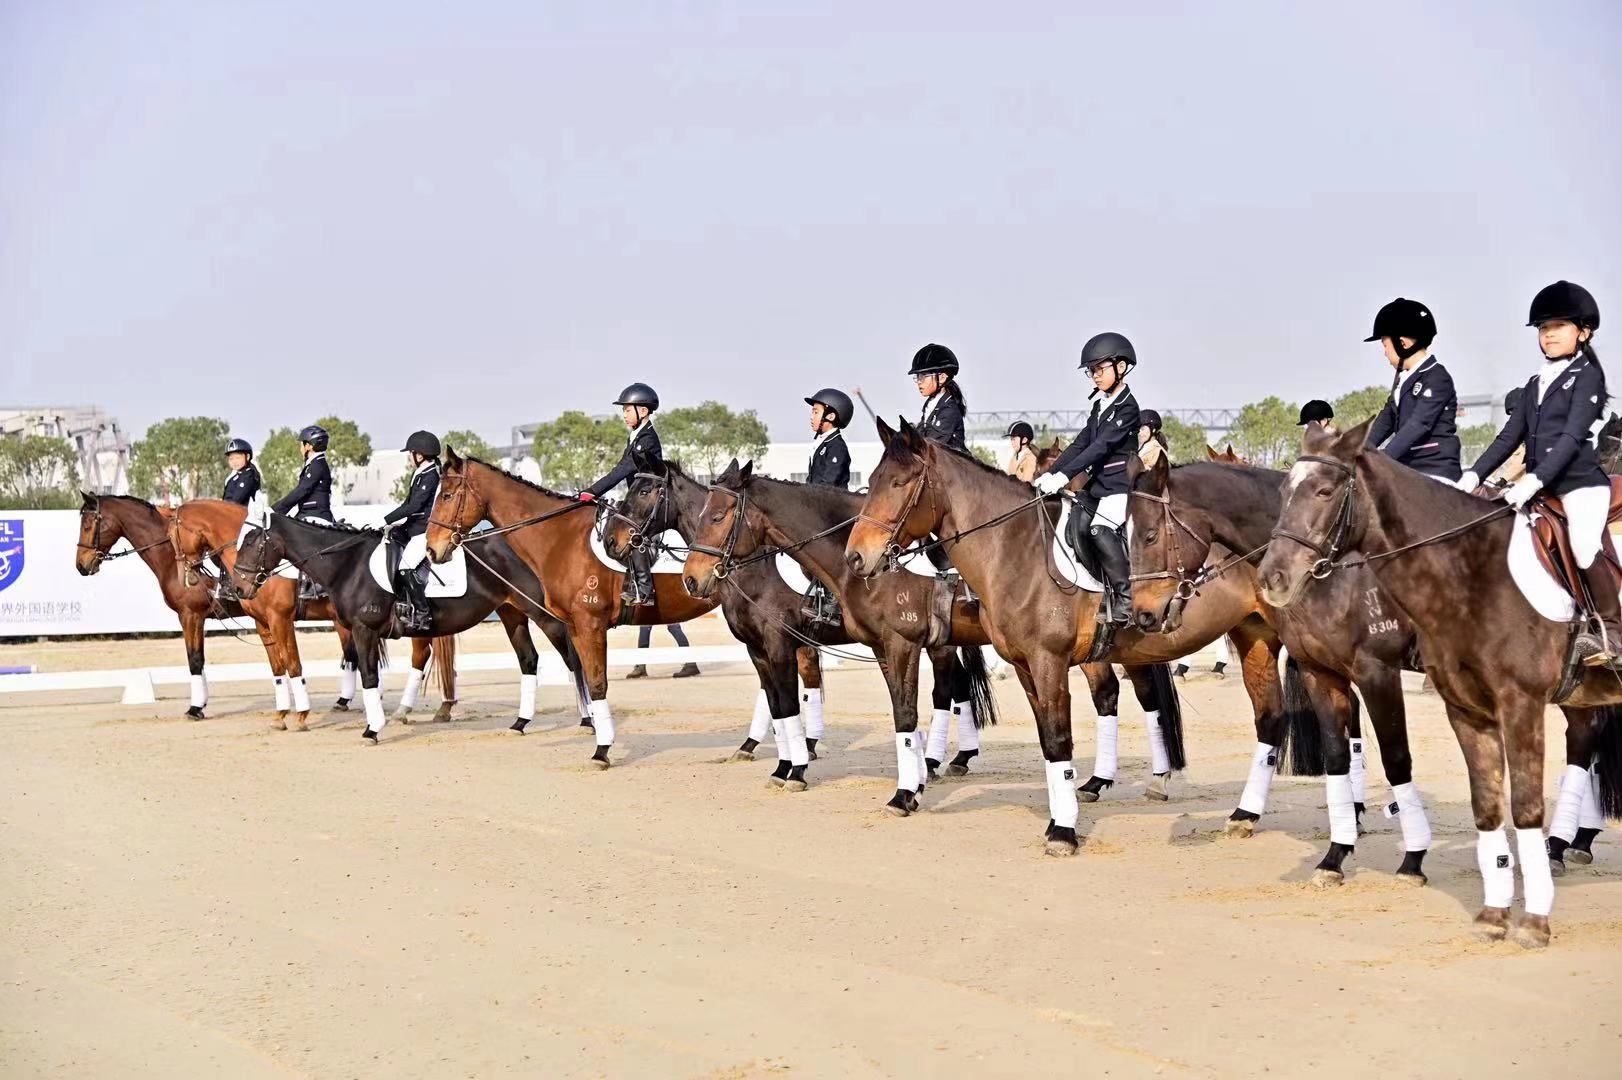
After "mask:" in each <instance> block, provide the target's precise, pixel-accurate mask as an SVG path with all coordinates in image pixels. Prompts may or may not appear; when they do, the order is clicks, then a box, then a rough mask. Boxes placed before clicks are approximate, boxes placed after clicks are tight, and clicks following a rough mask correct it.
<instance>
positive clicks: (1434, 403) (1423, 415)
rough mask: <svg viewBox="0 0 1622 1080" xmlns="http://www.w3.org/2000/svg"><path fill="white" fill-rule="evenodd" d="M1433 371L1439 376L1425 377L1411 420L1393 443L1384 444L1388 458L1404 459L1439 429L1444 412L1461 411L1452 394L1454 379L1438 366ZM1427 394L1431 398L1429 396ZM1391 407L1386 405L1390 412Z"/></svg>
mask: <svg viewBox="0 0 1622 1080" xmlns="http://www.w3.org/2000/svg"><path fill="white" fill-rule="evenodd" d="M1432 370H1433V371H1435V372H1436V374H1434V375H1428V376H1427V377H1426V379H1425V389H1424V391H1423V392H1422V393H1421V395H1420V396H1419V397H1417V398H1415V399H1414V403H1413V405H1412V406H1411V407H1410V410H1409V413H1408V419H1406V420H1404V421H1403V422H1402V426H1401V427H1399V428H1398V429H1397V433H1396V434H1395V435H1393V436H1392V437H1391V441H1390V442H1388V443H1386V444H1385V447H1384V449H1385V452H1386V454H1387V456H1389V457H1394V458H1401V457H1402V455H1404V454H1406V453H1407V452H1408V451H1409V450H1412V449H1413V448H1414V446H1415V445H1417V444H1419V443H1421V442H1423V441H1425V439H1426V438H1428V437H1429V436H1430V433H1431V431H1432V430H1433V429H1434V428H1435V427H1436V421H1438V420H1440V419H1441V417H1442V410H1443V409H1456V408H1458V399H1457V398H1456V397H1455V396H1454V394H1453V377H1452V376H1451V375H1449V374H1448V373H1447V372H1446V370H1445V369H1443V368H1441V367H1439V366H1438V367H1436V368H1434V369H1432ZM1427 394H1428V395H1430V396H1429V397H1426V396H1425V395H1427ZM1390 407H1391V406H1390V405H1387V406H1386V408H1387V409H1389V408H1390ZM1380 415H1381V416H1384V415H1385V410H1381V412H1380ZM1369 437H1370V439H1371V440H1372V439H1373V432H1370V433H1369Z"/></svg>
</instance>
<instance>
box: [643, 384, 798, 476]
mask: <svg viewBox="0 0 1622 1080" xmlns="http://www.w3.org/2000/svg"><path fill="white" fill-rule="evenodd" d="M659 431H660V434H661V436H662V437H663V439H664V443H665V445H666V447H667V448H668V450H667V452H669V453H671V454H672V455H673V456H679V457H681V458H682V459H683V460H685V461H686V462H688V463H689V464H690V465H692V466H693V467H694V468H695V469H697V470H698V471H699V472H701V473H707V474H708V475H710V476H714V475H715V474H716V473H718V472H720V471H721V470H722V469H724V468H726V466H727V462H729V461H731V460H732V459H733V458H737V459H738V460H739V461H747V460H749V459H750V458H758V457H763V456H764V455H765V453H766V446H767V444H768V443H769V442H770V441H771V436H770V434H769V433H768V432H767V431H766V425H765V424H764V423H762V422H761V419H760V417H759V416H757V415H756V414H755V410H753V409H745V410H744V411H743V412H733V411H732V410H731V409H729V408H727V407H726V406H725V405H723V404H721V403H720V402H719V401H703V402H700V403H699V404H697V405H689V406H685V407H683V408H679V409H671V410H669V411H668V412H666V413H664V414H663V415H662V416H661V418H660V420H659Z"/></svg>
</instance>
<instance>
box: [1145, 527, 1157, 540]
mask: <svg viewBox="0 0 1622 1080" xmlns="http://www.w3.org/2000/svg"><path fill="white" fill-rule="evenodd" d="M1156 535H1157V534H1156V532H1155V530H1154V529H1150V530H1149V531H1148V532H1146V533H1144V534H1143V542H1144V543H1145V544H1152V543H1154V542H1155V536H1156Z"/></svg>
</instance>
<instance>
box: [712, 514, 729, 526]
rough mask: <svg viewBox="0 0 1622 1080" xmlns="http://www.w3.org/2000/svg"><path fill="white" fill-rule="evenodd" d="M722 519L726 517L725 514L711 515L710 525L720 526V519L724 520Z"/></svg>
mask: <svg viewBox="0 0 1622 1080" xmlns="http://www.w3.org/2000/svg"><path fill="white" fill-rule="evenodd" d="M724 517H726V515H725V514H711V515H710V524H711V525H719V524H721V519H722V518H724Z"/></svg>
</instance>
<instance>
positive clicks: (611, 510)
mask: <svg viewBox="0 0 1622 1080" xmlns="http://www.w3.org/2000/svg"><path fill="white" fill-rule="evenodd" d="M638 480H648V481H652V483H653V485H654V488H655V490H656V491H657V492H658V494H657V495H655V497H654V500H653V506H652V507H651V508H649V510H648V512H647V515H646V516H645V517H643V519H642V520H641V521H637V520H636V519H635V518H633V517H632V516H631V515H629V514H627V513H626V512H625V511H624V510H622V509H620V507H619V506H617V505H615V504H613V503H609V504H608V507H607V513H605V514H604V515H603V521H602V532H603V539H604V540H605V541H606V540H607V538H608V537H607V532H608V524H609V522H610V521H612V520H618V521H623V522H625V524H626V525H627V526H628V527H629V528H630V532H631V538H630V540H629V541H628V542H627V543H628V545H629V546H630V548H631V550H633V551H635V550H639V549H641V548H644V547H647V546H648V545H649V544H650V543H653V542H655V541H656V540H657V539H658V537H659V536H663V535H664V532H665V530H666V529H667V528H669V527H670V525H669V521H668V518H669V515H670V501H669V500H670V481H669V479H668V478H667V477H663V476H659V475H658V474H656V473H637V474H635V475H634V476H632V477H631V481H632V483H635V482H636V481H638ZM655 530H657V535H655V536H653V537H652V538H651V539H650V534H653V533H655ZM689 550H695V549H691V548H690V549H689Z"/></svg>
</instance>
